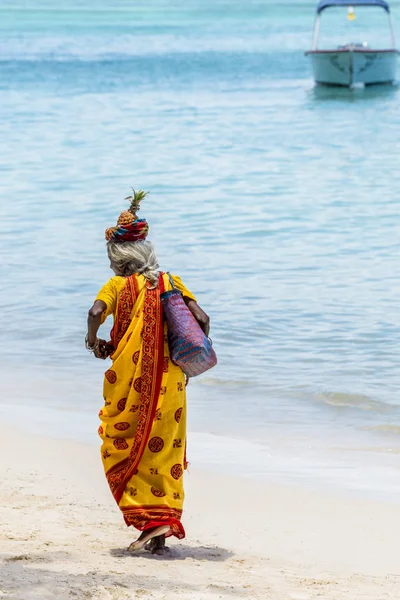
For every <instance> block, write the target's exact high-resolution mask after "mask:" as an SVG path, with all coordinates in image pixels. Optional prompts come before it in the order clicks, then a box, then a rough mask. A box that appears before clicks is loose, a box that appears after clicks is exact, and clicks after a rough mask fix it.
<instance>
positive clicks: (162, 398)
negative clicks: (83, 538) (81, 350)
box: [86, 191, 209, 554]
mask: <svg viewBox="0 0 400 600" xmlns="http://www.w3.org/2000/svg"><path fill="white" fill-rule="evenodd" d="M145 196H146V194H145V193H144V192H142V191H140V192H138V193H136V192H135V191H134V195H133V196H130V197H128V198H127V199H129V200H130V202H131V206H130V208H129V210H128V211H124V212H123V213H121V215H120V217H119V219H118V224H117V226H116V227H111V228H109V229H107V230H106V239H107V251H108V256H109V259H110V266H111V269H112V270H113V271H114V273H115V277H112V278H111V279H110V280H109V281H108V283H106V284H105V285H104V287H103V288H102V289H101V290H100V292H99V294H98V296H97V298H96V301H95V302H94V304H93V306H92V308H91V309H90V310H89V316H88V333H87V336H86V347H87V348H88V349H89V350H90V351H91V352H93V353H94V355H95V356H96V357H97V358H102V359H105V358H107V357H108V356H110V357H111V360H112V365H111V368H110V369H108V370H107V371H106V373H105V379H104V403H105V404H104V407H103V408H102V409H101V411H100V415H99V416H100V419H101V425H100V427H99V435H100V437H101V439H102V441H103V444H102V448H101V454H102V460H103V465H104V470H105V473H106V477H107V480H108V483H109V485H110V488H111V492H112V494H113V495H114V498H115V500H116V502H117V504H118V506H119V508H120V509H121V511H122V513H123V516H124V519H125V522H126V524H127V525H128V526H130V525H133V526H134V527H136V529H138V530H139V531H141V532H142V533H141V535H140V537H139V538H138V539H137V540H136V541H135V542H133V543H132V544H131V545H130V546H129V550H139V549H142V548H143V547H145V546H146V548H147V549H148V550H150V551H151V552H152V553H153V554H163V553H164V551H165V537H166V536H170V535H175V536H176V537H177V538H179V539H182V538H184V537H185V531H184V528H183V526H182V523H181V517H182V505H183V499H184V491H183V472H184V469H185V468H186V466H187V462H186V391H185V376H184V373H183V371H182V370H181V368H180V367H178V366H176V365H174V364H173V363H172V362H171V360H170V355H169V349H168V341H167V325H166V323H164V322H163V315H162V307H161V301H160V294H161V293H162V292H163V291H167V290H169V289H171V283H170V280H169V276H168V275H167V274H161V273H159V271H158V264H157V258H156V255H155V252H154V248H153V246H152V244H151V243H150V242H148V241H145V240H146V237H147V233H148V229H149V227H148V224H147V222H146V220H145V219H138V218H137V215H136V213H137V211H138V210H139V203H140V201H141V200H142V199H143V198H144V197H145ZM173 283H174V285H175V287H177V288H178V289H179V290H180V291H181V292H182V295H183V298H184V300H185V302H186V304H187V306H188V308H189V309H190V310H191V312H192V314H193V315H194V316H195V318H196V319H197V321H198V323H199V324H200V326H201V327H202V328H203V330H204V332H205V333H206V335H208V332H209V318H208V316H207V315H206V314H205V313H204V312H203V311H202V309H201V308H200V307H199V306H198V305H197V303H196V299H195V297H194V296H193V294H191V293H190V292H189V290H187V289H186V287H185V286H184V285H183V283H182V282H181V280H180V279H179V277H176V276H173ZM111 314H112V315H113V317H114V326H113V328H112V331H111V341H110V342H108V343H107V342H105V341H104V340H100V339H98V338H97V332H98V329H99V327H100V325H101V323H103V322H104V320H105V319H106V318H107V317H108V316H109V315H111Z"/></svg>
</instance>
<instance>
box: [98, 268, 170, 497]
mask: <svg viewBox="0 0 400 600" xmlns="http://www.w3.org/2000/svg"><path fill="white" fill-rule="evenodd" d="M132 279H133V277H129V278H128V283H127V286H126V287H127V288H128V287H129V293H130V297H131V301H129V298H128V296H126V297H125V298H124V302H126V303H127V304H130V302H133V304H132V309H133V305H134V303H135V301H136V295H135V296H134V294H136V291H137V290H135V289H134V287H132V283H133V282H132ZM135 279H136V278H135ZM136 285H137V284H136ZM163 289H164V282H163V278H162V274H160V285H159V286H158V287H157V288H155V289H151V288H147V289H146V290H145V294H146V296H145V301H144V307H143V313H144V323H143V341H142V355H143V358H142V374H141V381H142V384H141V393H140V406H141V410H140V415H139V420H138V423H137V427H136V432H135V437H134V440H133V446H132V449H131V451H130V454H129V456H128V457H127V458H125V459H124V460H123V461H121V462H119V463H118V464H116V465H114V466H113V467H111V469H109V471H108V472H107V473H106V477H107V480H108V484H109V486H110V489H111V492H112V494H113V496H114V498H115V501H116V502H117V504H118V505H119V503H120V501H121V498H122V495H123V493H124V491H125V487H126V484H127V483H128V481H129V480H130V479H131V477H132V476H133V475H134V474H135V472H136V470H137V468H138V466H139V463H140V461H141V459H142V456H143V453H144V450H145V448H146V445H147V442H148V440H149V437H150V433H151V428H152V425H153V422H154V417H155V412H156V409H157V402H158V397H159V394H160V388H161V381H162V375H163V366H164V324H163V314H162V305H161V300H160V293H162V291H163ZM127 291H128V290H127ZM118 308H119V307H118ZM124 310H125V308H124ZM131 314H132V310H131V312H130V319H131Z"/></svg>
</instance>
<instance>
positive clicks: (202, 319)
mask: <svg viewBox="0 0 400 600" xmlns="http://www.w3.org/2000/svg"><path fill="white" fill-rule="evenodd" d="M184 300H185V303H186V306H187V307H188V309H189V310H190V312H191V313H192V315H193V316H194V318H195V319H196V321H197V322H198V324H199V325H200V327H201V328H202V330H203V331H204V333H205V335H206V336H207V337H208V336H209V333H210V317H209V316H208V315H207V314H206V313H205V312H204V310H203V309H202V308H200V306H199V305H198V304H197V302H195V301H194V300H191V299H190V298H185V297H184Z"/></svg>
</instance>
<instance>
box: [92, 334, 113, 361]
mask: <svg viewBox="0 0 400 600" xmlns="http://www.w3.org/2000/svg"><path fill="white" fill-rule="evenodd" d="M93 354H94V355H95V357H96V358H101V359H102V360H105V359H106V358H108V357H109V356H110V351H109V344H108V343H107V342H106V340H99V339H98V338H97V340H96V345H95V348H94V350H93Z"/></svg>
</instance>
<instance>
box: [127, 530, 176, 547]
mask: <svg viewBox="0 0 400 600" xmlns="http://www.w3.org/2000/svg"><path fill="white" fill-rule="evenodd" d="M168 531H169V527H168V526H167V525H163V526H161V527H152V528H150V529H145V531H142V533H141V534H140V536H139V537H138V539H137V540H136V541H135V542H132V544H131V545H130V546H129V548H128V551H129V552H133V551H135V550H141V549H142V548H144V547H145V545H146V544H147V542H150V541H151V540H152V539H153V538H155V537H157V536H165V534H166V533H168Z"/></svg>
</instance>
